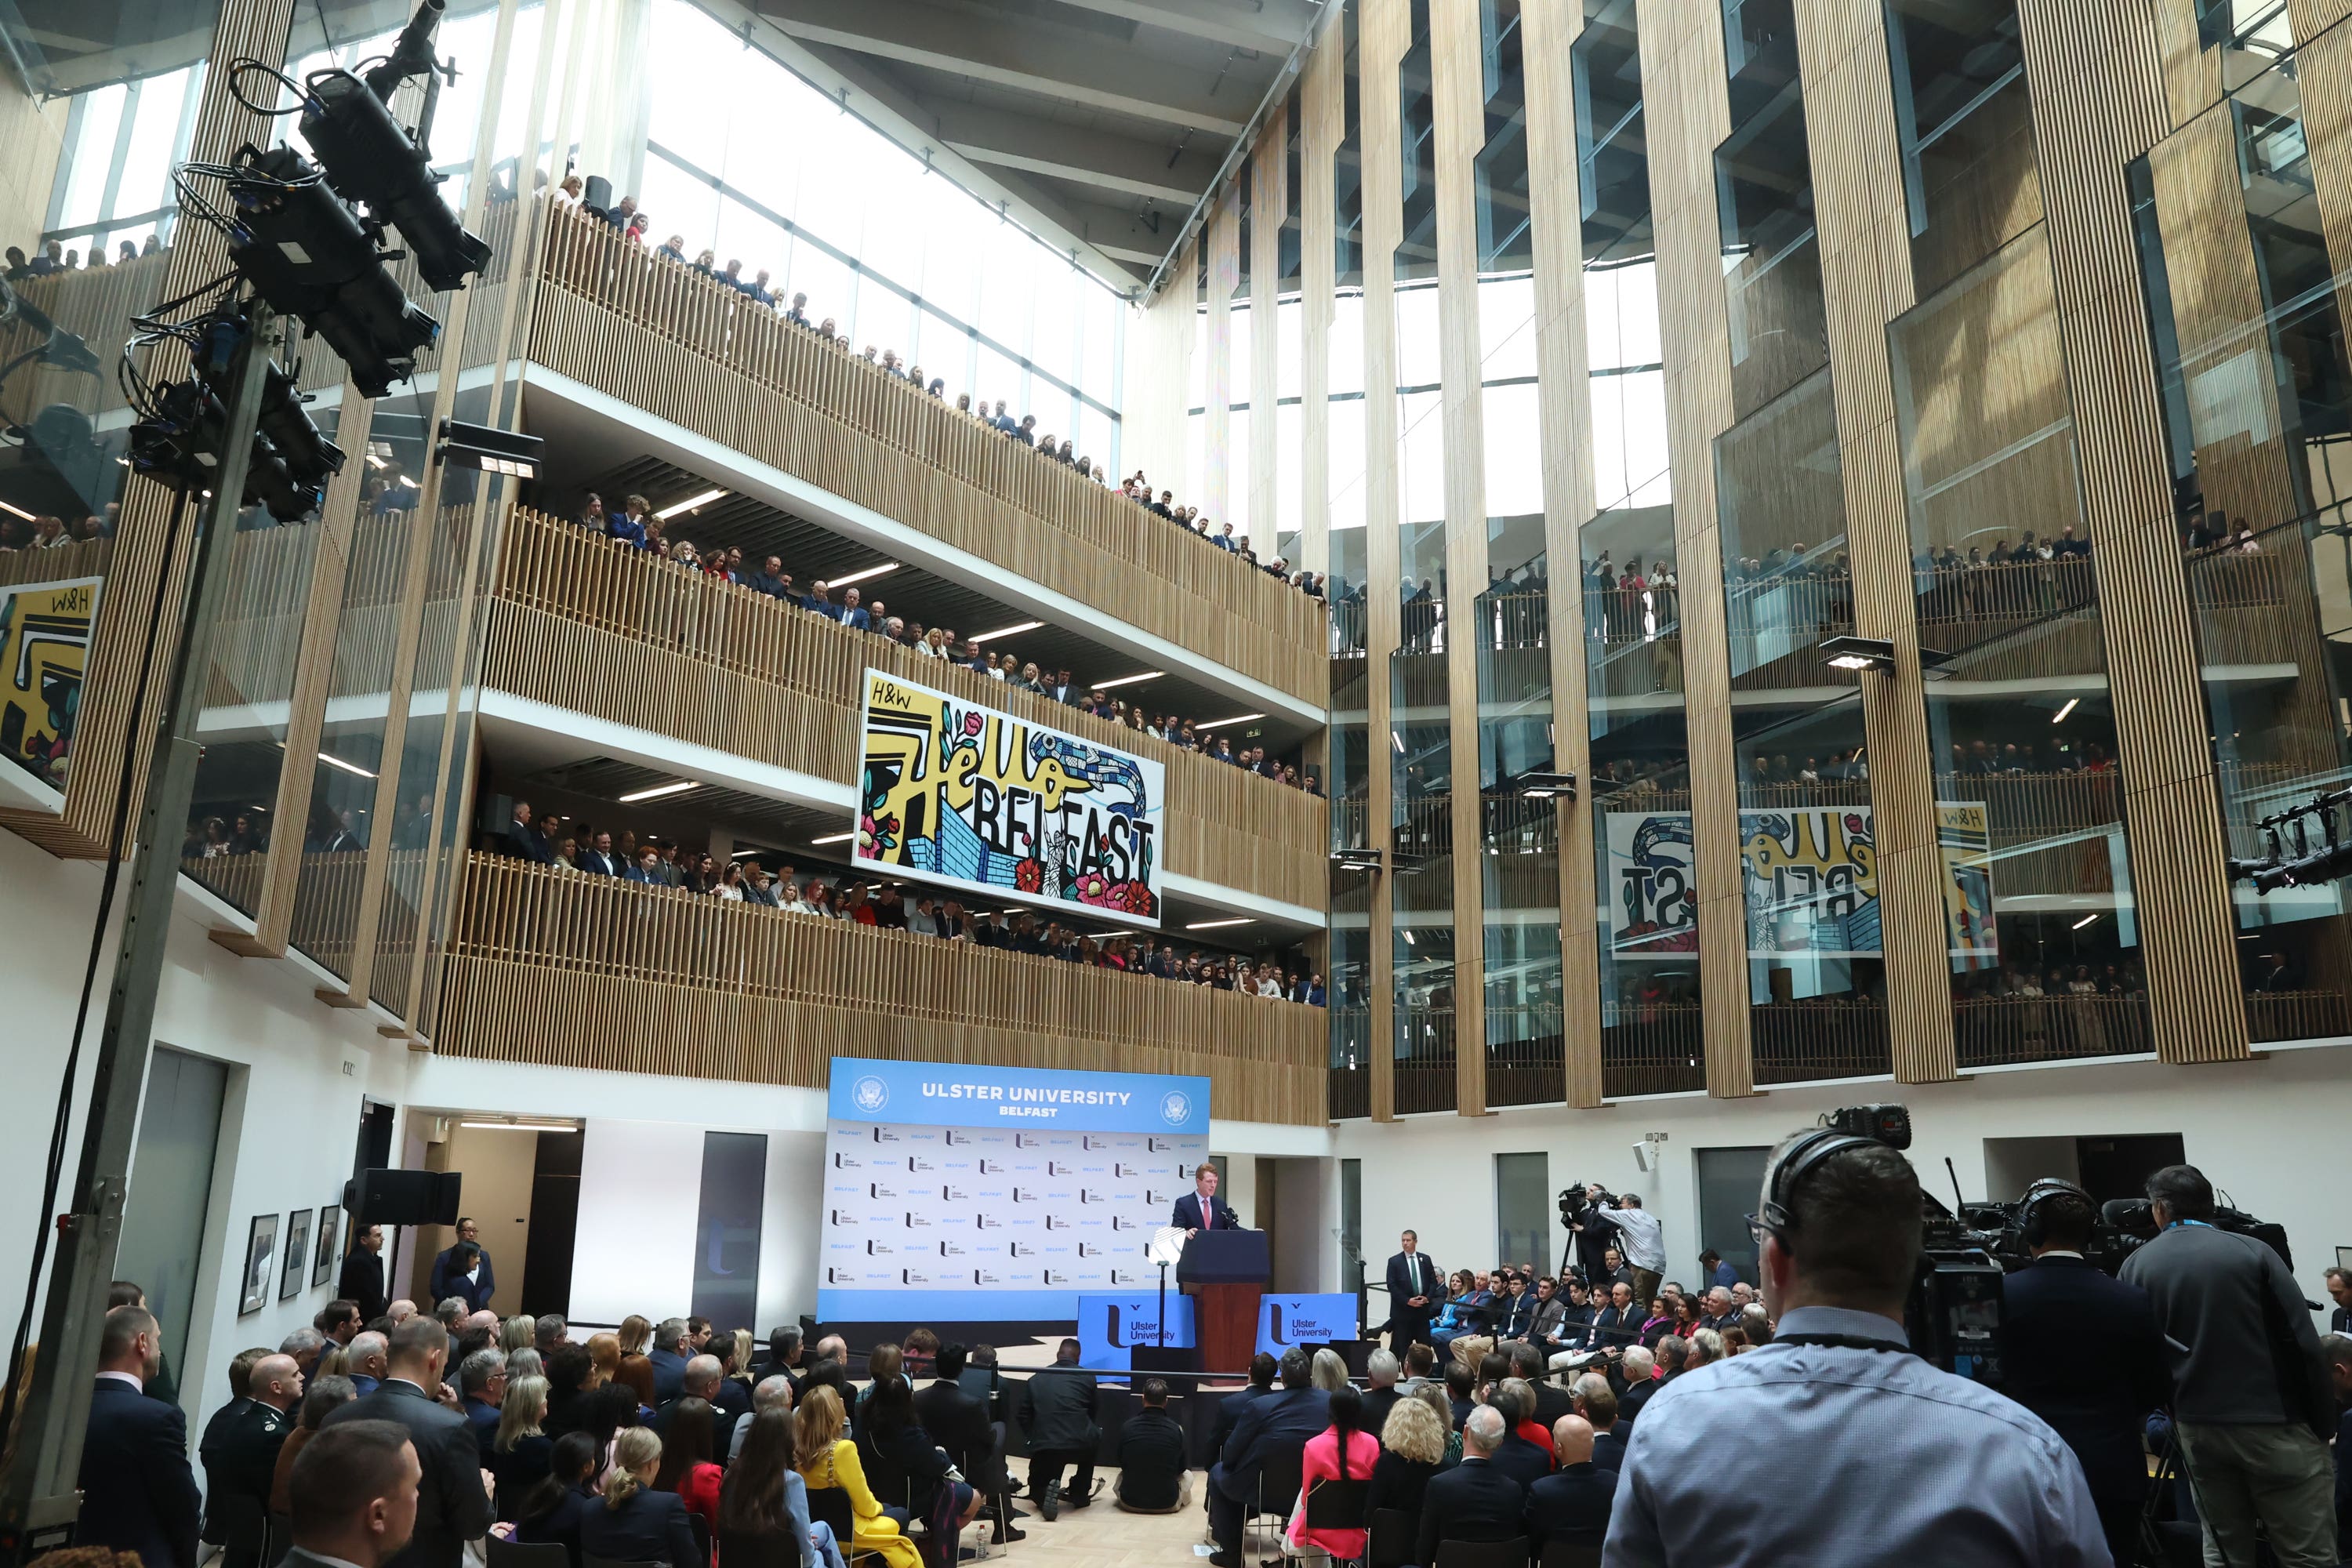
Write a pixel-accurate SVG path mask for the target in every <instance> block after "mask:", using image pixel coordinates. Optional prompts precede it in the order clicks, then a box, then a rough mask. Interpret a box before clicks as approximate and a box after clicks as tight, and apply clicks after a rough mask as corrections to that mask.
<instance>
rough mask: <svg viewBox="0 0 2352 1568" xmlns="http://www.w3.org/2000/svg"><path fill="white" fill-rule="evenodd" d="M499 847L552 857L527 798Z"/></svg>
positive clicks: (541, 859) (543, 859)
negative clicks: (536, 826)
mask: <svg viewBox="0 0 2352 1568" xmlns="http://www.w3.org/2000/svg"><path fill="white" fill-rule="evenodd" d="M499 847H500V848H501V849H503V850H505V851H506V853H508V854H509V855H511V856H513V857H514V858H516V859H518V860H529V861H530V862H531V863H532V864H533V865H538V866H544V865H546V864H548V862H550V861H551V860H552V859H554V857H553V856H552V855H551V854H549V853H548V849H547V840H546V839H545V838H543V837H541V836H540V833H539V830H538V829H537V828H535V827H533V826H531V825H530V802H529V801H527V800H519V801H517V802H515V803H514V820H513V821H511V822H509V823H508V824H507V826H506V831H505V832H503V833H501V834H499ZM435 1294H436V1295H438V1294H439V1292H437V1291H436V1292H435Z"/></svg>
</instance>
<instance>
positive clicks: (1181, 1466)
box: [1117, 1377, 1192, 1513]
mask: <svg viewBox="0 0 2352 1568" xmlns="http://www.w3.org/2000/svg"><path fill="white" fill-rule="evenodd" d="M1140 1394H1141V1398H1142V1402H1143V1403H1142V1407H1141V1408H1140V1409H1139V1410H1138V1411H1136V1413H1135V1414H1134V1415H1130V1416H1129V1417H1128V1418H1127V1425H1126V1426H1122V1427H1121V1428H1119V1434H1118V1455H1117V1460H1118V1492H1117V1498H1118V1506H1119V1507H1121V1508H1123V1509H1125V1510H1127V1511H1128V1512H1129V1513H1174V1512H1176V1511H1178V1510H1181V1509H1184V1508H1188V1507H1190V1506H1191V1505H1192V1472H1191V1471H1190V1469H1189V1468H1187V1467H1186V1465H1185V1462H1184V1428H1183V1427H1182V1426H1179V1425H1178V1424H1177V1421H1176V1418H1175V1417H1174V1416H1173V1415H1169V1414H1168V1384H1167V1381H1166V1380H1165V1379H1164V1378H1157V1377H1147V1378H1145V1379H1144V1380H1143V1385H1142V1388H1141V1391H1140Z"/></svg>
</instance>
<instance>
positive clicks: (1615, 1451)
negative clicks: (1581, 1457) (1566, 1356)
mask: <svg viewBox="0 0 2352 1568" xmlns="http://www.w3.org/2000/svg"><path fill="white" fill-rule="evenodd" d="M1570 1392H1571V1393H1572V1394H1574V1395H1575V1397H1576V1414H1578V1415H1581V1416H1583V1417H1584V1422H1585V1425H1586V1426H1590V1427H1591V1428H1592V1463H1593V1467H1594V1468H1596V1469H1603V1470H1622V1469H1623V1468H1625V1429H1624V1427H1623V1426H1622V1424H1621V1423H1620V1422H1619V1421H1618V1419H1617V1391H1616V1390H1615V1389H1613V1388H1612V1387H1610V1386H1609V1380H1608V1379H1607V1378H1605V1377H1603V1376H1601V1374H1600V1373H1597V1372H1588V1373H1583V1374H1582V1375H1581V1376H1580V1377H1578V1378H1577V1380H1576V1386H1575V1388H1574V1389H1572V1390H1571V1391H1570ZM1554 1429H1555V1430H1557V1427H1556V1426H1555V1428H1554Z"/></svg>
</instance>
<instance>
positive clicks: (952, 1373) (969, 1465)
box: [908, 1330, 1026, 1541]
mask: <svg viewBox="0 0 2352 1568" xmlns="http://www.w3.org/2000/svg"><path fill="white" fill-rule="evenodd" d="M919 1332H923V1333H929V1330H922V1331H919ZM908 1338H909V1339H912V1338H914V1335H912V1334H909V1335H908ZM964 1358H965V1352H964V1348H963V1346H961V1345H960V1344H954V1345H942V1346H940V1349H939V1350H938V1352H936V1354H935V1355H934V1356H933V1358H932V1362H931V1366H930V1375H931V1381H930V1382H929V1383H928V1384H925V1385H924V1386H923V1387H921V1388H919V1389H918V1390H916V1392H915V1401H914V1403H915V1419H916V1420H917V1421H918V1422H919V1423H920V1424H921V1426H922V1430H923V1432H924V1433H925V1434H926V1435H927V1436H929V1438H930V1440H931V1441H932V1442H934V1443H936V1444H938V1445H939V1446H940V1449H941V1451H943V1452H944V1453H945V1454H946V1455H947V1457H948V1461H949V1463H950V1464H952V1465H954V1466H955V1468H957V1469H958V1470H959V1471H961V1473H962V1476H963V1479H965V1480H967V1481H969V1482H971V1485H972V1488H973V1489H974V1490H976V1491H978V1492H979V1493H980V1494H981V1496H982V1499H989V1498H993V1497H996V1496H997V1495H998V1494H1000V1493H1001V1492H1003V1489H1004V1477H1003V1470H1004V1465H1003V1455H1002V1454H1001V1453H999V1452H998V1442H999V1436H1000V1435H999V1433H998V1431H997V1429H996V1428H995V1427H994V1426H992V1425H991V1424H990V1422H989V1419H988V1411H987V1409H986V1408H985V1407H984V1406H983V1405H982V1404H981V1403H980V1401H979V1400H977V1399H974V1398H973V1397H972V1396H971V1395H970V1394H966V1393H965V1392H964V1391H963V1388H962V1380H963V1373H964V1370H965V1369H964ZM996 1531H997V1533H996V1535H995V1537H994V1539H995V1540H998V1541H1005V1540H1012V1541H1020V1540H1024V1539H1025V1538H1026V1537H1025V1532H1024V1531H1018V1530H1015V1531H1010V1532H1009V1533H1008V1532H1007V1531H1006V1530H1005V1523H1004V1519H1003V1512H1002V1510H1000V1512H999V1516H998V1518H997V1521H996Z"/></svg>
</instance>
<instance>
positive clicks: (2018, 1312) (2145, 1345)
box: [2000, 1177, 2172, 1563]
mask: <svg viewBox="0 0 2352 1568" xmlns="http://www.w3.org/2000/svg"><path fill="white" fill-rule="evenodd" d="M2018 1222H2019V1240H2020V1241H2021V1244H2022V1245H2023V1247H2025V1249H2026V1251H2027V1252H2028V1253H2029V1254H2030V1255H2031V1257H2032V1262H2031V1263H2029V1264H2027V1265H2026V1267H2024V1268H2021V1269H2019V1270H2018V1271H2017V1272H2015V1273H2012V1274H2011V1275H2010V1276H2008V1278H2006V1279H2003V1280H2002V1281H2001V1292H2000V1366H2001V1373H2002V1377H2001V1385H2000V1386H2001V1392H2002V1393H2004V1394H2008V1395H2009V1396H2010V1397H2011V1399H2014V1400H2016V1401H2017V1402H2018V1403H2019V1404H2020V1405H2024V1406H2025V1407H2026V1408H2027V1409H2028V1410H2031V1411H2032V1412H2033V1413H2034V1414H2035V1415H2039V1416H2041V1417H2042V1419H2043V1420H2044V1421H2047V1422H2048V1423H2049V1424H2050V1426H2051V1427H2052V1429H2053V1430H2054V1431H2055V1432H2056V1433H2057V1434H2058V1436H2060V1437H2061V1438H2062V1439H2063V1440H2064V1442H2065V1444H2066V1447H2069V1448H2071V1449H2073V1450H2074V1458H2077V1459H2078V1460H2080V1461H2081V1462H2082V1466H2083V1478H2084V1480H2085V1481H2086V1482H2088V1483H2089V1486H2090V1489H2091V1501H2092V1504H2093V1505H2094V1506H2095V1507H2096V1508H2097V1510H2099V1524H2100V1527H2101V1529H2102V1530H2104V1531H2105V1533H2106V1538H2107V1548H2108V1550H2109V1551H2110V1552H2113V1553H2114V1555H2115V1559H2116V1562H2117V1563H2131V1562H2133V1561H2134V1560H2135V1559H2136V1557H2137V1550H2138V1540H2139V1517H2140V1509H2141V1505H2142V1504H2143V1503H2144V1502H2146V1500H2147V1486H2148V1482H2147V1456H2146V1454H2145V1453H2144V1452H2143V1451H2142V1447H2141V1436H2140V1434H2141V1427H2142V1426H2143V1424H2144V1423H2145V1421H2146V1420H2147V1413H2148V1412H2149V1411H2151V1410H2154V1409H2156V1408H2157V1407H2158V1406H2159V1405H2162V1404H2164V1402H2165V1400H2166V1399H2167V1397H2168V1395H2169V1394H2170V1392H2171V1388H2172V1377H2171V1374H2170V1373H2168V1371H2167V1370H2166V1367H2165V1361H2164V1338H2163V1336H2162V1335H2161V1334H2160V1333H2158V1331H2157V1327H2156V1310H2155V1309H2154V1308H2153V1307H2152V1306H2151V1305H2149V1302H2148V1299H2147V1291H2145V1290H2142V1289H2140V1288H2139V1287H2138V1286H2137V1285H2126V1284H2125V1283H2124V1282H2123V1281H2121V1280H2119V1279H2110V1278H2109V1277H2108V1276H2107V1275H2106V1274H2105V1273H2104V1272H2102V1271H2101V1270H2100V1269H2099V1268H2098V1267H2097V1266H2096V1265H2095V1264H2094V1263H2092V1262H2091V1261H2090V1259H2089V1258H2088V1257H2086V1256H2085V1255H2086V1254H2087V1253H2089V1252H2090V1250H2091V1247H2092V1237H2094V1235H2095V1233H2096V1232H2097V1230H2098V1227H2099V1212H2098V1209H2097V1208H2096V1207H2095V1205H2093V1203H2092V1201H2091V1194H2088V1193H2086V1192H2084V1190H2083V1189H2082V1188H2081V1187H2078V1186H2076V1185H2075V1184H2074V1183H2072V1182H2067V1181H2061V1180H2058V1179H2057V1178H2055V1177H2050V1178H2045V1179H2043V1180H2042V1181H2038V1182H2036V1183H2034V1184H2033V1185H2032V1186H2031V1187H2028V1188H2027V1189H2026V1192H2025V1197H2024V1199H2023V1201H2022V1202H2021V1203H2020V1204H2019V1205H2018ZM2086 1325H2088V1326H2090V1331H2087V1332H2086V1331H2085V1328H2086Z"/></svg>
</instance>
